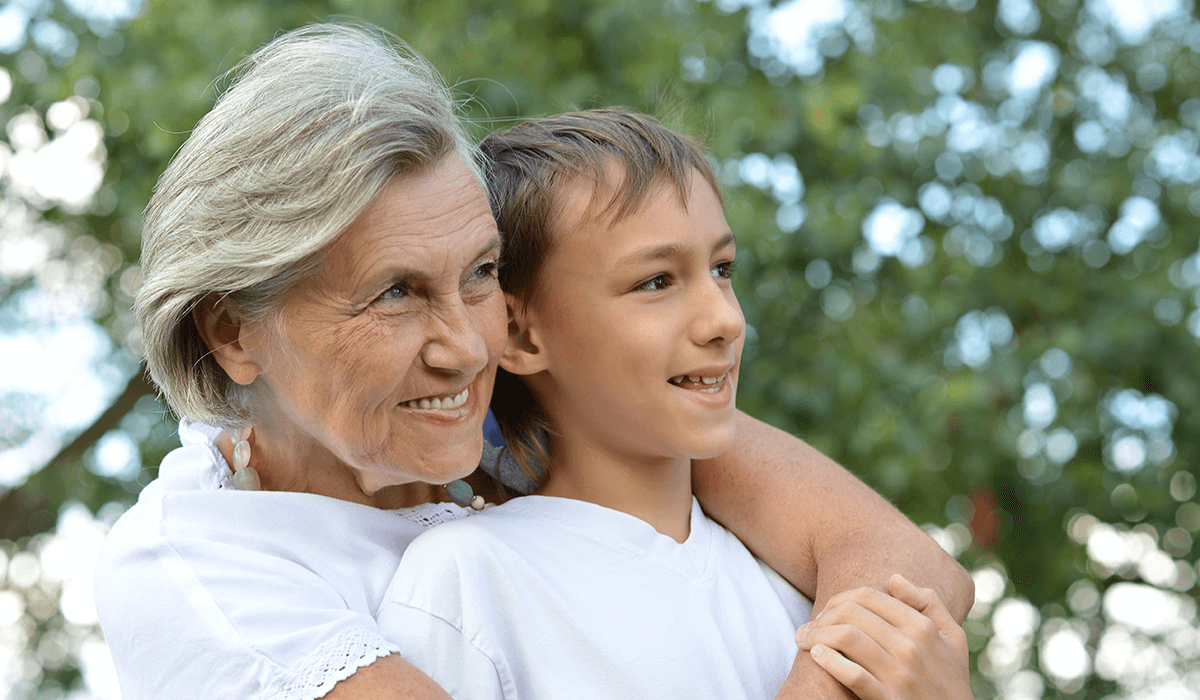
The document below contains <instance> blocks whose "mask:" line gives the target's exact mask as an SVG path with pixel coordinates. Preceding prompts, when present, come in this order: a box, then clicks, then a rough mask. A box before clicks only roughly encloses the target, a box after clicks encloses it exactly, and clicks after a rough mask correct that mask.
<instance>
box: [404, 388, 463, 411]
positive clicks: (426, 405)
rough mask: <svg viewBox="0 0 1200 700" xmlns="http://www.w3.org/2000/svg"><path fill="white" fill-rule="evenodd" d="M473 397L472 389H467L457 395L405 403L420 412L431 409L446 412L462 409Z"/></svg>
mask: <svg viewBox="0 0 1200 700" xmlns="http://www.w3.org/2000/svg"><path fill="white" fill-rule="evenodd" d="M470 397H471V387H469V386H468V387H466V388H465V389H463V390H462V391H460V392H459V393H457V394H452V395H448V396H433V397H426V398H423V399H413V400H412V401H406V402H404V405H405V406H408V407H409V408H412V409H415V410H418V411H427V410H431V409H437V410H446V409H455V408H462V406H463V404H465V403H466V402H467V399H469V398H470Z"/></svg>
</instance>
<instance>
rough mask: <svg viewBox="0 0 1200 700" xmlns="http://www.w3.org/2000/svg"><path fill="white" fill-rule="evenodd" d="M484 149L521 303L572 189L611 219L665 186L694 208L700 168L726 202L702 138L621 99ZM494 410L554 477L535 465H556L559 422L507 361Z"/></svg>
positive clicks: (542, 122) (518, 130)
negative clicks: (551, 434) (582, 190)
mask: <svg viewBox="0 0 1200 700" xmlns="http://www.w3.org/2000/svg"><path fill="white" fill-rule="evenodd" d="M480 151H481V152H482V155H483V159H484V163H485V167H486V168H487V169H488V173H487V175H488V183H489V185H488V187H489V198H490V200H491V206H492V214H493V215H495V217H496V224H497V226H498V227H499V229H500V233H501V235H502V236H503V238H504V250H503V253H502V255H501V265H500V286H501V288H503V289H504V291H505V292H508V293H510V294H512V295H514V296H515V297H516V300H517V303H519V304H527V303H529V301H530V300H532V299H533V298H534V297H535V295H537V294H538V293H539V288H538V280H539V279H540V276H541V270H542V266H543V265H544V264H545V262H546V260H547V259H548V258H549V256H550V255H551V254H552V252H553V250H554V241H555V237H556V235H558V234H560V233H562V232H561V231H560V230H558V229H560V228H562V226H563V222H562V221H561V212H562V207H563V204H564V202H563V198H564V197H565V196H566V195H567V194H568V193H569V192H570V191H571V189H570V188H572V187H579V186H583V187H588V188H590V189H591V203H590V205H589V206H588V208H587V210H586V212H585V216H586V217H587V218H588V219H589V220H591V221H604V222H607V223H610V224H615V223H618V222H620V221H621V220H622V219H624V218H625V217H627V216H630V215H632V214H635V213H637V212H638V211H640V210H641V208H642V207H643V206H645V204H646V203H647V202H648V201H649V199H650V197H651V196H653V195H655V194H657V193H658V192H659V191H660V189H659V188H661V187H664V186H665V187H669V188H671V189H673V190H674V192H675V194H676V196H677V197H678V200H679V203H680V205H681V206H683V207H684V208H685V209H686V208H687V206H688V192H689V189H690V186H691V183H692V178H693V177H694V174H695V173H698V174H699V175H700V177H702V178H704V180H705V181H706V182H707V183H708V184H709V185H711V186H712V189H713V192H714V193H716V195H717V198H718V200H721V188H720V185H719V184H718V181H717V176H716V172H715V171H714V169H713V165H712V162H711V161H710V160H709V158H708V157H707V156H706V155H705V153H704V151H703V150H702V149H701V148H700V146H699V144H697V142H696V141H695V140H693V139H691V138H689V137H687V136H684V135H683V134H680V133H679V132H677V131H674V130H672V129H669V128H667V127H666V126H663V125H662V124H661V123H659V122H658V121H657V120H656V119H654V118H653V117H649V116H646V115H644V114H637V113H634V112H630V111H628V110H625V109H622V108H620V107H610V108H606V109H594V110H587V111H582V112H569V113H566V114H560V115H557V116H553V117H547V118H545V119H538V120H534V121H531V122H526V123H524V124H520V125H518V126H515V127H513V128H512V129H509V130H508V131H505V132H503V133H499V134H493V135H491V136H489V137H487V138H486V139H484V140H483V143H481V144H480ZM721 201H722V204H723V203H724V201H723V200H721ZM576 223H582V222H576ZM492 412H493V414H495V416H496V422H497V423H499V425H500V429H501V431H502V432H503V433H504V439H505V442H506V443H507V444H508V446H509V449H510V450H511V451H512V453H513V455H514V456H515V457H516V458H517V462H518V463H519V464H520V465H521V466H522V468H523V469H525V471H526V473H527V474H528V475H529V476H531V477H542V476H544V475H545V474H546V472H545V471H544V470H541V469H540V468H539V467H537V466H535V465H536V464H537V463H538V462H541V463H543V464H545V463H546V462H545V459H546V457H547V456H548V455H547V453H546V449H545V438H543V437H541V434H542V433H543V432H544V431H550V430H551V426H550V423H549V421H548V419H547V417H546V415H545V413H544V411H543V410H542V409H541V407H540V405H539V404H538V402H537V400H536V398H535V397H534V396H533V393H532V392H531V391H530V390H529V388H528V387H527V386H526V385H525V383H524V382H522V381H521V380H520V378H518V377H516V376H514V375H512V374H509V373H508V372H506V371H504V370H503V369H500V370H498V371H497V375H496V390H495V392H494V393H493V395H492Z"/></svg>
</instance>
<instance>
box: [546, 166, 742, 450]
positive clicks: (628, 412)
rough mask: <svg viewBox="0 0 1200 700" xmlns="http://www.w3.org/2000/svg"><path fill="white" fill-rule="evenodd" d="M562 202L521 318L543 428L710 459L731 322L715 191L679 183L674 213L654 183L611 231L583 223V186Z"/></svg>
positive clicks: (728, 433) (672, 199) (594, 444)
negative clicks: (528, 333) (531, 336)
mask: <svg viewBox="0 0 1200 700" xmlns="http://www.w3.org/2000/svg"><path fill="white" fill-rule="evenodd" d="M601 194H603V193H601ZM563 201H564V203H565V206H564V207H563V208H562V210H561V212H560V213H561V216H560V220H561V226H559V227H558V233H557V234H556V236H557V238H556V241H555V248H554V252H553V253H552V254H551V256H550V259H549V260H547V261H546V262H545V264H544V267H543V271H542V275H541V283H540V284H539V285H538V286H539V292H538V293H537V294H536V299H535V300H533V301H531V302H530V305H529V307H528V312H530V313H531V316H530V318H531V319H535V320H531V323H535V324H539V325H540V328H541V333H540V334H538V336H535V337H537V338H538V347H539V352H545V353H547V356H546V357H545V358H544V361H545V362H547V363H548V364H547V365H546V367H547V369H548V373H546V374H542V375H541V376H540V377H539V378H537V379H535V383H538V384H540V387H539V389H540V390H539V391H538V393H539V395H540V399H541V400H542V401H543V402H544V404H545V406H546V408H547V409H548V412H549V414H550V417H551V420H552V423H553V424H554V427H555V429H556V430H558V431H561V432H562V433H563V437H564V438H565V439H569V438H573V439H575V440H576V444H577V445H578V446H580V447H584V448H585V449H589V448H590V449H595V450H599V451H602V452H605V453H608V454H609V455H610V456H612V457H615V458H618V459H623V460H629V459H632V460H639V461H640V460H655V459H660V458H663V457H670V458H689V459H700V458H705V457H712V456H716V455H718V454H720V453H722V452H724V451H725V450H726V449H728V448H729V446H730V445H731V443H732V441H733V434H734V396H735V394H736V388H737V376H738V363H739V361H740V359H741V353H742V343H743V339H744V331H745V319H744V318H743V317H742V312H741V308H740V307H739V306H738V302H737V298H736V297H735V296H734V293H733V288H732V287H731V286H730V273H731V271H732V269H731V267H732V263H733V259H734V252H735V249H736V244H735V239H734V236H733V233H732V232H731V231H730V229H729V225H728V224H727V223H726V222H725V215H724V212H723V211H722V209H721V204H720V201H719V200H718V199H717V196H716V193H714V192H713V190H712V188H711V187H710V186H709V184H708V183H707V182H706V181H705V180H704V178H703V177H701V176H700V175H699V174H698V173H693V175H692V178H691V185H690V191H689V197H688V208H687V209H686V210H685V209H684V208H683V206H682V205H681V204H680V202H679V199H678V197H677V195H676V192H675V189H674V188H673V187H671V186H669V185H660V186H658V187H657V188H656V190H655V191H652V192H651V193H650V194H649V197H648V199H647V200H646V202H645V205H644V207H643V208H642V209H641V211H639V212H636V213H634V214H631V215H629V216H627V217H626V218H624V219H623V220H622V221H620V222H618V223H616V224H613V223H611V221H610V220H609V219H608V218H607V217H601V219H600V220H596V219H595V218H593V217H585V216H584V215H585V212H586V210H587V208H588V204H589V203H590V201H591V190H590V188H587V187H582V186H571V189H570V191H569V193H568V197H567V198H566V199H565V200H563ZM535 385H536V384H535ZM579 441H583V442H582V443H580V442H579Z"/></svg>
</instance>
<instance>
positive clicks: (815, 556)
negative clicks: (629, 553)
mask: <svg viewBox="0 0 1200 700" xmlns="http://www.w3.org/2000/svg"><path fill="white" fill-rule="evenodd" d="M692 486H693V489H694V491H695V493H696V497H697V498H698V499H699V500H700V503H701V505H703V506H704V509H705V511H706V512H707V513H708V514H709V515H711V516H712V517H713V518H714V519H716V520H717V521H719V522H721V523H722V524H723V525H725V526H726V527H727V528H729V529H730V530H732V531H733V532H734V533H735V534H736V535H737V536H738V537H739V538H741V540H742V541H743V542H745V543H746V546H747V547H748V548H749V549H750V550H751V551H752V552H754V553H755V554H756V555H757V556H758V557H760V558H761V559H762V560H763V561H765V562H766V563H767V564H769V565H770V566H771V567H772V568H774V569H775V570H776V571H778V572H779V573H780V574H782V575H783V577H784V578H786V579H787V580H788V581H790V582H791V583H792V585H794V586H796V588H798V589H799V590H800V591H801V592H802V593H804V594H805V595H807V596H809V597H810V598H812V599H813V611H814V613H816V612H818V611H820V610H821V608H822V607H823V606H824V605H825V602H826V601H827V600H829V598H831V597H832V596H834V595H835V594H837V593H840V592H842V591H847V590H851V589H854V588H859V587H862V586H872V587H875V588H879V589H880V590H885V591H886V590H887V581H888V578H889V577H891V575H892V574H896V573H898V574H902V575H903V576H904V577H905V578H907V579H908V580H909V581H912V582H913V583H915V584H917V585H918V586H921V587H924V588H932V589H934V591H936V592H937V594H938V596H940V597H941V599H942V600H943V601H944V602H945V604H946V607H947V608H948V609H949V611H950V613H951V614H952V615H953V616H954V617H955V619H956V620H958V621H959V622H962V621H963V620H964V619H966V616H967V611H968V610H970V608H971V604H972V603H973V602H974V597H975V587H974V584H973V582H972V581H971V577H970V575H969V574H968V573H967V572H966V570H965V569H963V568H962V567H961V566H959V564H958V562H956V561H954V559H953V558H952V557H951V556H950V555H948V554H946V552H945V551H943V550H942V548H941V547H939V546H938V545H937V543H935V542H934V541H933V540H932V539H930V538H929V537H928V536H927V535H926V534H925V533H924V532H922V531H921V529H920V528H918V527H917V526H916V525H914V524H913V523H912V522H911V521H909V520H908V518H906V517H904V515H903V514H901V513H900V511H898V510H896V509H895V508H893V507H892V506H891V505H890V504H889V503H888V502H887V501H885V500H884V499H883V498H881V497H880V496H879V495H878V494H876V493H875V492H874V491H872V490H871V489H870V488H868V487H867V486H866V485H865V484H863V483H862V482H861V481H859V480H858V479H856V478H855V477H854V476H853V475H851V474H850V473H849V472H847V471H846V470H845V469H843V468H841V467H840V466H838V465H837V464H836V463H834V462H833V461H832V460H830V459H829V458H827V457H825V456H824V455H822V454H821V453H820V452H817V451H816V450H815V449H813V448H812V447H810V446H809V445H808V444H806V443H804V442H803V441H801V440H799V439H798V438H795V437H792V436H791V435H788V434H787V433H785V432H783V431H781V430H777V429H775V428H772V427H771V426H769V425H767V424H765V423H763V422H761V421H759V420H756V419H754V418H751V417H750V416H747V415H745V414H744V413H741V412H739V413H738V424H737V438H736V439H735V441H734V446H733V449H731V450H730V451H729V452H727V453H726V454H724V455H722V456H720V457H717V458H715V459H709V460H702V461H697V462H695V463H694V464H693V469H692ZM810 683H811V684H812V685H809V684H810ZM796 686H808V687H807V688H806V689H805V690H806V691H807V693H809V694H808V695H805V694H804V692H802V691H801V690H800V689H799V688H798V687H797V688H796V689H797V692H796V694H795V695H794V696H793V697H797V698H802V697H808V698H813V700H817V699H822V700H823V699H825V698H839V697H853V696H852V695H850V694H849V693H848V692H847V691H846V690H845V689H844V688H842V686H841V685H840V684H838V683H837V681H834V680H833V677H832V676H829V675H828V674H827V673H826V672H825V671H824V670H823V669H821V668H820V667H819V666H817V665H816V664H815V663H813V662H812V660H811V658H809V657H808V655H807V654H802V655H800V658H798V659H797V663H796V667H795V668H794V669H793V673H792V674H791V676H789V679H788V683H787V684H786V685H785V689H789V690H790V689H791V688H793V687H796ZM780 697H785V695H780Z"/></svg>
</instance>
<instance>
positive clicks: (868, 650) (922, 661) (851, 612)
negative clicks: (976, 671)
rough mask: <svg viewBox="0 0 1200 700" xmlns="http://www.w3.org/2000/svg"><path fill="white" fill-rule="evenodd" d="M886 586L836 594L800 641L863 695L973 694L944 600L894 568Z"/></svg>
mask: <svg viewBox="0 0 1200 700" xmlns="http://www.w3.org/2000/svg"><path fill="white" fill-rule="evenodd" d="M888 590H889V591H890V592H891V595H888V594H886V593H883V592H882V591H878V590H876V589H874V588H859V589H856V590H853V591H847V592H845V593H841V594H838V595H836V596H834V597H833V598H831V599H830V600H829V603H828V604H827V605H826V606H825V609H824V610H823V611H822V612H821V614H820V615H818V616H817V618H816V619H815V620H813V621H812V622H810V623H809V624H807V625H805V626H803V627H801V628H800V630H799V632H797V634H796V643H797V645H798V646H799V647H800V649H801V650H802V651H805V650H808V651H809V652H810V653H811V655H812V658H813V660H814V661H816V662H817V664H818V665H819V666H821V668H823V669H825V670H826V671H828V672H829V673H830V675H832V676H833V677H834V678H836V679H838V681H840V682H841V683H842V684H843V685H845V686H846V687H847V688H849V689H850V690H851V691H853V692H854V693H855V694H856V695H858V696H859V697H860V698H861V699H862V700H973V696H972V695H971V678H970V677H971V674H970V669H969V667H968V655H967V636H966V634H965V633H964V632H963V630H962V628H961V627H960V626H959V625H958V623H957V622H955V620H954V618H953V617H951V616H950V613H949V611H947V609H946V606H945V604H944V603H943V602H942V600H941V599H940V598H938V596H937V595H936V594H935V593H934V592H933V591H932V590H931V589H928V588H917V587H916V586H914V585H913V584H911V583H909V581H908V580H907V579H905V578H904V577H903V576H900V575H898V574H897V575H894V576H892V577H891V579H889V580H888Z"/></svg>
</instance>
